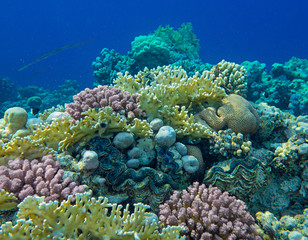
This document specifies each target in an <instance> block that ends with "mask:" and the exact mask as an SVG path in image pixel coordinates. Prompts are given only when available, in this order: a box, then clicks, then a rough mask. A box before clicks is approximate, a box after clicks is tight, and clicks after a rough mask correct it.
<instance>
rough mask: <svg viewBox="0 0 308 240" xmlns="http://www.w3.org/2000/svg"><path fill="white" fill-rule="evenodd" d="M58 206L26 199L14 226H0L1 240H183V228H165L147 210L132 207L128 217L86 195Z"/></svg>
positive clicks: (119, 207) (126, 209) (117, 209)
mask: <svg viewBox="0 0 308 240" xmlns="http://www.w3.org/2000/svg"><path fill="white" fill-rule="evenodd" d="M71 201H72V198H71V197H69V198H68V200H66V201H63V202H61V204H60V205H59V204H58V202H57V201H50V202H49V203H45V202H46V199H44V197H27V198H26V199H25V200H24V201H23V202H22V203H20V204H19V206H18V207H19V211H18V214H17V216H18V220H17V222H16V224H14V225H13V224H12V222H7V223H5V224H2V225H1V226H0V237H1V238H3V239H8V238H10V237H12V236H14V237H15V238H24V239H25V238H27V239H30V238H31V239H45V238H50V237H51V238H53V239H102V238H105V239H136V238H138V239H144V240H146V239H157V240H159V239H167V240H168V239H170V240H173V239H182V240H184V237H180V236H179V234H180V232H181V230H182V227H170V226H168V227H165V228H162V229H160V226H159V223H158V222H157V221H155V220H152V219H153V216H152V215H151V214H150V213H147V212H146V210H147V208H148V206H146V205H143V204H141V203H139V204H136V205H135V209H134V213H132V214H131V213H130V212H129V210H128V205H127V206H126V208H125V209H124V210H121V209H122V206H121V205H117V204H111V203H108V202H107V201H108V200H107V199H106V198H102V197H99V198H98V199H95V198H90V195H89V194H88V193H84V194H76V201H75V204H74V205H73V204H72V203H71Z"/></svg>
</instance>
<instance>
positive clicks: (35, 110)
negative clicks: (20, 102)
mask: <svg viewBox="0 0 308 240" xmlns="http://www.w3.org/2000/svg"><path fill="white" fill-rule="evenodd" d="M39 111H40V109H39V108H37V107H36V108H31V114H32V115H36V114H38V113H39Z"/></svg>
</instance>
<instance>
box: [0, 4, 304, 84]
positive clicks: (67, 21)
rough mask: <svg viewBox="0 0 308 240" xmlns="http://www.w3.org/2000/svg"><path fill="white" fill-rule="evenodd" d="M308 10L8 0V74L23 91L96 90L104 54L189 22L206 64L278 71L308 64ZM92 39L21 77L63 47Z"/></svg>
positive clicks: (2, 54) (1, 49)
mask: <svg viewBox="0 0 308 240" xmlns="http://www.w3.org/2000/svg"><path fill="white" fill-rule="evenodd" d="M307 10H308V1H307V0H298V1H297V0H293V1H287V0H280V1H277V0H267V1H266V0H254V1H253V0H219V1H214V0H212V1H208V0H190V1H182V0H177V1H175V0H172V1H168V0H164V1H162V0H155V1H145V0H135V1H134V0H131V1H124V0H121V1H119V0H112V1H104V0H92V1H91V0H87V1H81V0H61V1H59V0H54V1H44V0H29V1H25V0H15V1H14V0H2V1H1V2H0V24H1V25H0V43H1V44H0V63H1V64H0V76H1V77H7V78H8V79H9V80H10V81H11V82H13V83H15V84H17V85H18V86H26V85H29V84H30V85H38V86H43V87H46V88H51V89H55V88H56V87H57V86H58V85H59V84H62V83H63V82H64V80H65V79H75V80H77V81H78V82H79V83H80V85H81V88H85V87H92V83H93V81H94V78H93V77H92V67H91V63H92V61H93V60H94V59H95V57H97V56H98V55H99V52H100V51H101V49H102V48H104V47H106V48H110V49H111V48H113V49H115V50H116V51H118V52H120V53H121V54H126V53H127V51H128V50H130V43H131V41H133V39H134V37H136V36H138V35H147V34H148V33H150V32H153V31H154V30H155V29H156V28H157V27H158V26H159V25H167V24H169V25H170V26H173V27H174V28H178V27H179V26H180V25H181V24H182V23H184V22H192V24H193V27H194V32H195V33H196V34H197V37H198V38H199V39H200V45H201V49H200V57H201V59H202V60H203V61H204V62H209V63H213V64H215V63H217V62H219V61H220V60H221V59H226V60H228V61H234V62H237V63H241V62H242V61H244V60H250V61H252V60H259V61H260V62H265V63H266V64H267V66H268V67H269V68H270V67H271V64H273V63H274V62H279V63H283V62H285V61H287V60H288V59H289V58H290V57H292V56H296V57H300V58H308V31H307V29H308V16H307ZM91 39H95V41H94V42H92V43H90V44H87V45H83V46H78V47H75V48H70V49H67V50H65V51H62V52H59V53H57V54H55V55H53V56H50V57H49V58H47V59H44V60H43V61H41V62H39V63H36V64H34V65H32V66H31V67H29V68H28V69H25V70H24V71H21V72H18V71H17V69H18V68H20V67H22V66H23V65H25V64H27V63H29V62H31V61H33V60H34V59H35V58H37V57H39V56H41V55H43V54H45V53H47V52H49V51H51V50H53V49H55V48H58V47H62V46H64V45H67V44H72V43H77V42H82V41H88V40H91ZM41 69H45V70H44V71H42V72H41V73H39V74H37V75H36V76H33V77H31V74H33V73H34V72H36V71H40V70H41Z"/></svg>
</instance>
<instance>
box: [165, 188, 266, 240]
mask: <svg viewBox="0 0 308 240" xmlns="http://www.w3.org/2000/svg"><path fill="white" fill-rule="evenodd" d="M159 219H160V221H162V222H164V223H165V224H167V225H173V226H178V225H181V226H184V227H185V235H187V236H189V237H190V239H203V240H205V239H214V240H223V239H228V240H232V239H247V240H249V239H254V240H261V239H262V238H261V237H260V236H259V235H258V234H257V233H256V228H255V220H254V219H253V217H252V216H251V215H250V214H249V212H247V207H246V205H245V203H244V202H243V201H241V200H238V199H236V198H235V197H233V196H229V194H228V192H221V191H220V190H219V189H218V188H216V187H212V186H210V187H209V188H207V187H206V186H205V185H204V184H202V185H200V184H199V183H198V182H195V183H193V185H191V186H189V187H188V189H187V190H183V192H182V193H179V192H178V191H175V192H174V193H173V195H172V196H171V198H170V200H168V201H166V202H165V203H164V204H162V205H160V212H159Z"/></svg>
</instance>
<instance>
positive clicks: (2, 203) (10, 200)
mask: <svg viewBox="0 0 308 240" xmlns="http://www.w3.org/2000/svg"><path fill="white" fill-rule="evenodd" d="M17 204H18V199H17V198H16V197H15V196H14V194H13V193H9V192H7V191H5V190H4V189H0V210H1V211H4V210H11V209H14V208H15V207H16V206H17Z"/></svg>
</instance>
